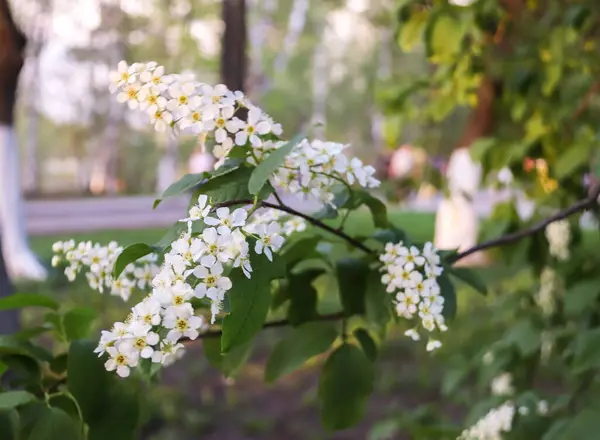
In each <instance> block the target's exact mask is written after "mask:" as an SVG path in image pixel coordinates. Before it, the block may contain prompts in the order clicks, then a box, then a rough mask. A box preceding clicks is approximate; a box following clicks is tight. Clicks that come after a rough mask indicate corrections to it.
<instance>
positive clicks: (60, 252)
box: [52, 240, 159, 301]
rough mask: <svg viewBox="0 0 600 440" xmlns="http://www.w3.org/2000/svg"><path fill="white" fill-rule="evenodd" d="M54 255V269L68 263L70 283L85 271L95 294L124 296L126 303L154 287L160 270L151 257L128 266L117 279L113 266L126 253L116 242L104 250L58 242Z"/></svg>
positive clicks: (147, 256) (93, 246)
mask: <svg viewBox="0 0 600 440" xmlns="http://www.w3.org/2000/svg"><path fill="white" fill-rule="evenodd" d="M52 251H53V252H54V253H55V255H54V256H53V257H52V266H53V267H58V266H59V265H61V264H64V263H66V264H67V267H66V268H65V275H66V277H67V279H68V280H69V281H71V282H73V281H75V278H76V277H77V275H78V274H79V273H80V272H82V271H83V272H85V277H86V279H87V282H88V284H89V286H90V287H91V288H92V289H93V290H97V291H98V292H100V293H104V292H105V291H108V292H109V293H110V294H111V295H115V296H120V297H121V298H123V301H127V300H129V297H130V296H131V293H132V291H133V289H134V288H138V289H140V290H144V289H146V287H147V286H150V283H151V281H152V279H153V278H154V276H155V275H156V274H157V273H158V269H159V268H158V266H157V265H156V260H157V256H156V255H155V254H150V255H146V256H145V257H143V258H140V259H139V260H137V261H136V262H135V263H131V264H129V265H127V267H126V268H125V270H124V271H123V272H122V273H121V275H119V278H117V279H116V280H115V279H113V276H112V272H113V266H114V264H115V261H117V258H118V257H119V255H120V254H121V252H123V248H122V247H121V246H119V245H118V244H117V243H116V242H111V243H109V245H108V246H101V245H100V244H99V243H96V244H93V243H92V242H91V241H86V242H80V243H75V241H74V240H68V241H64V242H62V241H58V242H56V243H54V244H53V245H52Z"/></svg>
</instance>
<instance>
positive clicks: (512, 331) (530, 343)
mask: <svg viewBox="0 0 600 440" xmlns="http://www.w3.org/2000/svg"><path fill="white" fill-rule="evenodd" d="M504 340H505V341H506V342H508V343H509V344H512V345H514V346H515V347H517V349H518V350H519V351H520V352H521V355H522V356H529V355H531V354H533V353H534V352H535V351H536V350H537V349H538V348H539V346H540V332H539V331H538V330H537V329H536V328H535V327H534V326H533V324H532V323H531V321H530V320H528V319H524V320H521V321H519V322H517V323H516V324H514V325H513V326H512V327H511V328H509V329H508V330H507V332H506V334H505V335H504Z"/></svg>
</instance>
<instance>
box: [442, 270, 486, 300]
mask: <svg viewBox="0 0 600 440" xmlns="http://www.w3.org/2000/svg"><path fill="white" fill-rule="evenodd" d="M448 272H450V275H454V276H455V277H456V278H458V279H459V280H461V281H464V282H465V283H467V284H468V285H469V286H471V287H472V288H473V289H475V290H477V291H478V292H479V293H481V294H482V295H487V293H488V291H487V286H486V285H485V283H484V281H483V279H482V278H481V276H480V275H479V274H478V273H477V272H476V271H475V270H473V269H467V268H466V267H451V268H449V269H448Z"/></svg>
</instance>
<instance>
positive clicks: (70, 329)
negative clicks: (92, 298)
mask: <svg viewBox="0 0 600 440" xmlns="http://www.w3.org/2000/svg"><path fill="white" fill-rule="evenodd" d="M97 318H98V313H97V312H96V311H95V310H94V309H91V308H88V307H76V308H74V309H72V310H69V311H68V312H67V313H65V315H64V316H63V325H64V329H65V335H66V337H67V339H68V340H69V341H74V340H76V339H84V338H87V337H88V336H89V333H90V331H91V330H92V324H93V323H94V321H95V320H96V319H97Z"/></svg>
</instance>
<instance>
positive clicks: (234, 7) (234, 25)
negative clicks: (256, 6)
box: [221, 0, 247, 92]
mask: <svg viewBox="0 0 600 440" xmlns="http://www.w3.org/2000/svg"><path fill="white" fill-rule="evenodd" d="M221 14H222V15H221V16H222V18H223V23H225V31H224V32H223V40H222V47H221V81H222V82H223V84H225V85H226V86H227V87H228V88H229V89H230V90H234V91H235V90H240V91H242V92H243V91H244V90H245V80H246V69H247V59H246V1H245V0H223V4H222V10H221Z"/></svg>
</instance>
